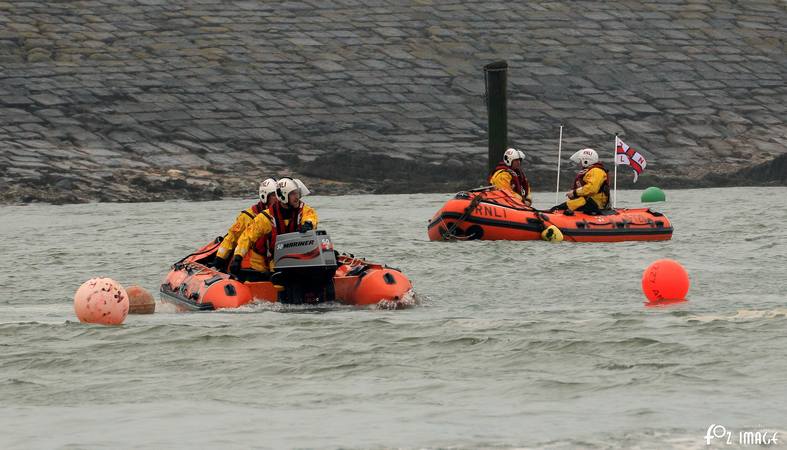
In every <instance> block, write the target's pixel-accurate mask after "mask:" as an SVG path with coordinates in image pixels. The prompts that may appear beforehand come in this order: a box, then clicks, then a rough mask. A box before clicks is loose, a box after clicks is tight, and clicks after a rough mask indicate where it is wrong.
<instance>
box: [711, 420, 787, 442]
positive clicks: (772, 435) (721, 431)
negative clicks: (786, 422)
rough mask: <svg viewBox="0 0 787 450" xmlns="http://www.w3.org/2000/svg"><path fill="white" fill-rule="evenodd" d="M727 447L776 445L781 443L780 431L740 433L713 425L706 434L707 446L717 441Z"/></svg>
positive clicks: (722, 426)
mask: <svg viewBox="0 0 787 450" xmlns="http://www.w3.org/2000/svg"><path fill="white" fill-rule="evenodd" d="M717 439H718V440H719V442H723V443H724V444H727V445H739V446H740V445H776V444H778V443H779V432H778V431H767V430H766V431H738V432H737V433H734V432H732V431H729V430H727V427H725V426H724V425H717V424H715V423H712V424H711V425H710V426H709V427H708V431H707V432H706V433H705V445H710V444H711V442H714V441H716V440H717Z"/></svg>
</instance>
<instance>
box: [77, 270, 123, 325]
mask: <svg viewBox="0 0 787 450" xmlns="http://www.w3.org/2000/svg"><path fill="white" fill-rule="evenodd" d="M128 306H129V302H128V294H127V293H126V290H125V289H123V286H121V285H120V283H118V282H117V281H115V280H113V279H111V278H91V279H90V280H87V281H85V282H84V283H83V284H82V286H80V287H79V289H77V292H76V294H74V311H75V312H76V313H77V317H78V318H79V321H80V322H85V323H100V324H102V325H120V324H122V323H123V321H124V320H126V315H128Z"/></svg>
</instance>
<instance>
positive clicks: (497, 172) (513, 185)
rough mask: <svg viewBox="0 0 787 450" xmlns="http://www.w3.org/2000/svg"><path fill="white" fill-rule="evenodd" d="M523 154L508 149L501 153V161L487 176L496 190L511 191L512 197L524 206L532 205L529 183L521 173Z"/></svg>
mask: <svg viewBox="0 0 787 450" xmlns="http://www.w3.org/2000/svg"><path fill="white" fill-rule="evenodd" d="M524 159H525V154H524V153H523V152H521V151H519V150H516V149H513V148H509V149H508V150H506V151H505V153H503V161H501V162H499V163H498V164H497V166H496V167H495V168H494V170H492V173H491V174H490V175H489V179H488V181H489V184H491V185H493V186H494V187H496V188H498V189H505V190H508V191H512V192H513V193H514V196H515V197H516V198H518V199H519V200H522V201H523V202H524V203H525V204H526V205H528V206H530V205H531V204H532V203H533V197H532V194H531V192H530V183H528V181H527V177H526V176H525V173H524V172H523V171H522V161H523V160H524Z"/></svg>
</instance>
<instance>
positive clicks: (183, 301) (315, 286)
mask: <svg viewBox="0 0 787 450" xmlns="http://www.w3.org/2000/svg"><path fill="white" fill-rule="evenodd" d="M221 240H222V238H216V239H215V240H214V241H213V242H211V243H209V244H208V245H205V246H204V247H202V248H200V249H199V250H197V251H196V252H194V253H192V254H190V255H188V256H186V257H185V258H183V259H182V260H180V261H178V262H176V263H175V264H173V265H172V270H170V272H169V273H168V274H167V277H166V279H165V280H164V282H163V283H162V284H161V289H160V293H161V299H162V301H165V302H167V303H171V304H174V305H175V306H176V307H177V308H178V310H180V311H205V310H214V309H224V308H238V307H240V306H243V305H246V304H248V303H251V302H253V301H265V302H280V303H295V304H299V303H307V304H314V303H323V302H332V301H337V302H341V303H345V304H350V305H358V306H367V305H376V304H379V305H380V306H383V307H385V308H403V307H406V306H410V305H411V304H412V302H413V296H412V295H410V291H411V290H412V287H413V286H412V283H410V280H409V279H408V278H407V277H406V276H405V275H404V274H402V273H401V272H400V271H399V270H397V269H393V268H390V267H387V266H384V265H381V264H375V263H370V262H368V261H366V260H364V259H362V258H356V257H354V256H352V255H337V254H336V253H335V252H334V251H333V244H332V243H331V242H330V238H329V237H328V235H327V234H325V231H323V230H313V231H308V232H306V233H287V234H282V235H279V236H278V237H277V244H276V253H275V256H274V262H275V266H276V268H277V270H276V272H275V273H273V274H272V276H271V277H270V281H246V282H241V281H239V280H237V279H236V278H235V277H234V276H232V275H229V274H226V273H223V272H221V271H219V270H217V269H214V268H212V267H208V265H207V264H209V263H210V262H211V261H213V259H214V257H215V255H216V251H217V250H218V248H219V245H220V244H221Z"/></svg>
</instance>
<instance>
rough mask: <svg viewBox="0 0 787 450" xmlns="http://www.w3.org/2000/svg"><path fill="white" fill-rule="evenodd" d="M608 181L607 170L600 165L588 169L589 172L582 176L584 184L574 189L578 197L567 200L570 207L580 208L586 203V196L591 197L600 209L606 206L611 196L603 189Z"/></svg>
mask: <svg viewBox="0 0 787 450" xmlns="http://www.w3.org/2000/svg"><path fill="white" fill-rule="evenodd" d="M578 181H579V180H577V181H576V182H575V183H577V182H578ZM606 181H607V171H605V170H604V169H602V168H600V167H592V168H591V169H590V170H588V171H587V173H585V175H583V176H582V179H581V182H582V185H581V186H580V187H578V188H575V189H574V193H575V194H576V198H574V199H572V200H569V201H568V202H567V205H568V207H569V208H571V209H572V210H573V209H576V208H579V207H581V206H583V205H584V204H585V203H586V200H585V199H586V198H591V199H593V201H594V202H595V203H596V205H598V207H599V208H600V209H604V208H606V207H607V202H608V201H609V198H608V197H607V194H605V193H604V190H603V189H602V187H603V186H604V182H606Z"/></svg>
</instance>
